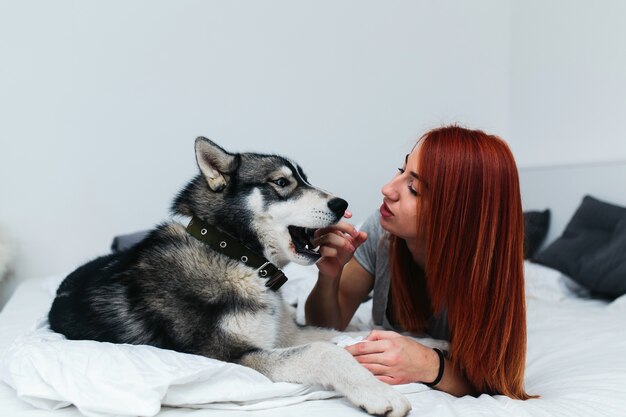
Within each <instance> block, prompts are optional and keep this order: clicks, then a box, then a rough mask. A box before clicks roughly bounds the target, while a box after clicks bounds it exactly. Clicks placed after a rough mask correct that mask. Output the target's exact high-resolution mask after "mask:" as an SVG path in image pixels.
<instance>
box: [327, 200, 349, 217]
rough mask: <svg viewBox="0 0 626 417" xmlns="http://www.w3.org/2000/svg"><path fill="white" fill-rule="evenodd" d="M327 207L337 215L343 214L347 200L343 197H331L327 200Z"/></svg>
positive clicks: (346, 206)
mask: <svg viewBox="0 0 626 417" xmlns="http://www.w3.org/2000/svg"><path fill="white" fill-rule="evenodd" d="M328 208H329V209H331V210H332V211H333V213H335V214H336V215H337V216H339V217H341V216H343V213H345V211H346V209H347V208H348V202H347V201H346V200H344V199H343V198H333V199H332V200H330V201H329V202H328Z"/></svg>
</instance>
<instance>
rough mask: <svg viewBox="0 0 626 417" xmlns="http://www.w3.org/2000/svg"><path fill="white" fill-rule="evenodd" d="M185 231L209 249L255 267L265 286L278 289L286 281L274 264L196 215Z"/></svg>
mask: <svg viewBox="0 0 626 417" xmlns="http://www.w3.org/2000/svg"><path fill="white" fill-rule="evenodd" d="M187 233H189V234H190V235H191V236H193V237H195V238H196V239H198V240H199V241H201V242H203V243H204V244H206V245H208V246H209V247H211V249H214V250H216V251H217V252H220V253H222V254H224V255H226V256H228V257H229V258H231V259H234V260H236V261H239V262H241V263H243V264H245V265H247V266H250V267H252V268H255V269H256V271H257V274H258V276H259V278H262V279H265V280H266V281H265V286H266V287H269V288H270V289H271V290H273V291H276V290H278V289H279V288H280V287H281V286H282V285H283V284H284V283H285V282H287V277H286V276H285V274H284V273H283V271H281V270H280V269H278V267H276V265H274V264H273V263H271V262H270V261H268V260H267V259H265V258H264V257H263V256H260V255H258V254H257V253H255V252H253V251H251V250H250V249H248V248H247V247H246V246H245V245H244V244H243V243H241V242H240V241H238V240H237V239H235V238H234V237H232V236H231V235H229V234H228V233H225V232H222V231H221V230H219V229H218V228H217V227H215V226H213V225H211V224H209V223H207V222H205V221H204V220H202V219H199V218H198V217H195V216H194V217H193V218H192V219H191V221H190V222H189V224H188V225H187Z"/></svg>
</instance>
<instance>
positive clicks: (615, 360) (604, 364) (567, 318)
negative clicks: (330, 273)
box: [0, 264, 626, 417]
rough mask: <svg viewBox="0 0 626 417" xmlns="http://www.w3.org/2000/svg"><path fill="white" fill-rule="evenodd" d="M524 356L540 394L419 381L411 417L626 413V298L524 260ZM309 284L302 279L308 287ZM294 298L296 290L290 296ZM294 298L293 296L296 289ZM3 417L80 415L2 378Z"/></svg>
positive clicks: (23, 301) (335, 405)
mask: <svg viewBox="0 0 626 417" xmlns="http://www.w3.org/2000/svg"><path fill="white" fill-rule="evenodd" d="M526 275H527V280H528V285H527V295H528V297H527V298H528V328H529V331H528V355H527V370H526V387H527V391H528V392H529V393H531V394H540V395H541V396H542V398H541V399H538V400H530V401H525V402H523V401H514V400H511V399H509V398H506V397H503V396H494V397H491V396H487V395H482V396H480V397H478V398H473V397H464V398H455V397H452V396H450V395H448V394H445V393H442V392H438V391H435V390H430V389H421V388H415V387H416V386H417V387H423V386H421V385H420V384H411V385H408V386H406V387H408V388H405V389H404V390H403V391H405V392H406V395H407V398H408V399H409V400H410V401H411V404H412V406H413V411H412V413H411V415H414V416H439V417H446V416H482V415H484V416H585V417H587V416H626V298H622V299H619V300H617V301H615V302H613V303H611V304H608V303H605V302H601V301H597V300H588V299H583V298H579V297H577V296H576V295H575V288H574V289H573V288H572V286H571V285H570V284H571V283H569V281H567V279H566V278H564V277H562V276H561V274H559V273H557V272H555V271H553V270H550V269H548V268H543V267H539V266H536V265H531V264H527V268H526ZM42 282H43V281H42V280H29V281H26V282H24V283H23V284H21V285H20V286H19V287H18V289H17V290H16V292H15V294H14V296H13V297H12V298H11V300H10V301H9V303H8V304H7V305H6V306H5V309H4V310H3V311H2V313H1V314H0V352H2V351H4V350H5V349H6V348H8V347H9V346H10V345H11V344H12V343H13V341H14V340H15V339H16V338H17V337H18V336H19V335H20V334H23V333H25V332H27V331H28V330H29V329H32V328H33V326H34V324H35V323H36V322H37V320H38V319H39V318H40V317H41V316H43V315H45V313H46V311H47V310H48V308H49V305H50V302H51V297H50V296H49V294H48V293H47V292H46V290H44V288H43V287H42ZM305 286H306V285H303V287H305ZM288 296H289V297H294V294H291V295H289V294H288ZM296 298H297V296H296ZM296 414H299V415H306V416H329V415H333V416H352V415H354V416H363V415H365V414H364V413H363V412H361V411H360V410H358V409H356V408H354V407H353V406H352V405H350V404H349V403H348V402H347V401H346V400H345V399H343V398H329V399H324V400H309V401H305V402H300V403H297V404H293V405H289V406H281V407H277V408H272V409H261V410H253V411H250V410H245V409H244V407H239V408H238V407H237V404H233V407H232V409H230V410H224V409H191V408H173V407H163V408H161V410H160V412H159V414H158V415H159V416H183V415H184V416H189V415H200V416H244V415H245V416H247V417H263V416H270V415H271V416H272V417H275V416H277V415H278V416H283V415H284V416H291V415H296ZM0 415H1V416H5V415H6V416H16V417H25V416H59V417H61V416H78V415H81V414H80V413H79V411H78V410H77V409H76V408H75V407H73V406H70V407H65V408H61V409H58V410H54V411H50V410H43V409H37V408H34V407H33V406H31V405H29V404H27V403H25V402H24V401H22V400H20V399H18V398H17V396H16V393H15V391H14V390H13V389H12V388H10V387H9V386H8V385H6V384H4V383H0Z"/></svg>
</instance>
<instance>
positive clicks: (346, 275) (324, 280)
mask: <svg viewBox="0 0 626 417" xmlns="http://www.w3.org/2000/svg"><path fill="white" fill-rule="evenodd" d="M366 239H367V234H366V233H365V232H359V231H357V230H356V229H355V228H354V226H353V225H351V224H349V223H345V222H339V223H337V224H336V225H334V226H331V227H328V228H324V229H320V230H317V231H316V232H315V237H314V239H313V244H314V245H315V246H319V247H320V250H319V251H320V254H321V255H322V257H321V258H320V259H319V260H318V261H317V263H316V266H317V268H318V269H319V275H318V278H317V282H316V284H315V287H314V288H313V290H312V291H311V294H309V297H308V298H307V301H306V304H305V307H304V311H305V318H306V323H307V324H310V325H315V326H321V327H332V328H335V329H338V330H343V329H345V328H346V326H347V325H348V323H349V322H350V319H351V318H352V316H353V315H354V312H355V311H356V309H357V308H358V306H359V304H360V303H361V302H362V301H363V300H364V299H365V297H366V296H367V294H368V293H369V292H370V291H371V289H372V287H373V285H374V277H373V276H372V275H371V274H370V273H369V272H367V271H366V270H365V269H364V268H363V267H362V266H361V265H360V264H359V263H358V262H357V261H356V260H354V259H353V258H352V256H353V254H354V251H355V250H356V248H358V247H359V245H361V244H362V243H363V242H365V240H366Z"/></svg>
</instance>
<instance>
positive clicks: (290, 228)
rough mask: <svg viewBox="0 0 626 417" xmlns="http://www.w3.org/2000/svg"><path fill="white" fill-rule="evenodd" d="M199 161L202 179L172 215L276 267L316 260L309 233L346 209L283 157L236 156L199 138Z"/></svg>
mask: <svg viewBox="0 0 626 417" xmlns="http://www.w3.org/2000/svg"><path fill="white" fill-rule="evenodd" d="M196 161H197V163H198V167H199V168H200V175H198V176H197V177H196V178H194V179H193V180H192V181H191V182H190V183H189V184H188V185H187V186H186V187H185V189H183V190H182V191H181V192H180V193H179V194H178V196H177V197H176V199H175V200H174V204H173V206H172V211H173V212H174V213H177V214H182V215H185V216H194V215H195V216H197V217H199V218H201V219H202V220H204V221H206V222H208V223H210V224H213V225H215V226H217V227H219V228H220V229H222V230H223V231H225V232H227V233H230V234H231V235H233V236H235V237H237V238H238V239H240V240H241V241H242V242H243V243H244V244H245V245H246V246H248V247H249V248H250V249H252V250H254V251H256V252H258V253H259V254H262V255H263V256H265V257H266V258H267V259H268V260H269V261H271V262H272V263H274V264H275V265H277V266H278V267H282V266H284V265H285V264H287V263H288V262H290V261H293V262H296V263H299V264H311V263H313V262H315V261H316V260H317V259H318V258H319V256H320V255H319V253H318V252H316V251H315V250H314V248H313V247H312V244H311V241H310V238H311V235H312V234H311V231H312V230H315V229H318V228H321V227H326V226H329V225H331V224H334V223H336V222H337V221H339V219H341V217H342V216H343V214H344V212H345V210H346V208H347V207H348V203H347V202H346V201H345V200H342V199H340V198H337V197H334V196H333V195H331V194H329V193H328V192H326V191H323V190H321V189H319V188H316V187H314V186H312V185H311V184H310V183H309V182H308V180H307V178H306V175H305V174H304V172H303V171H302V169H301V168H300V166H298V165H297V164H296V163H294V162H292V161H290V160H288V159H286V158H283V157H281V156H277V155H262V154H256V153H237V154H233V153H229V152H227V151H225V150H224V149H222V148H221V147H219V146H218V145H216V144H215V143H213V142H212V141H210V140H209V139H206V138H203V137H199V138H198V139H196Z"/></svg>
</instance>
